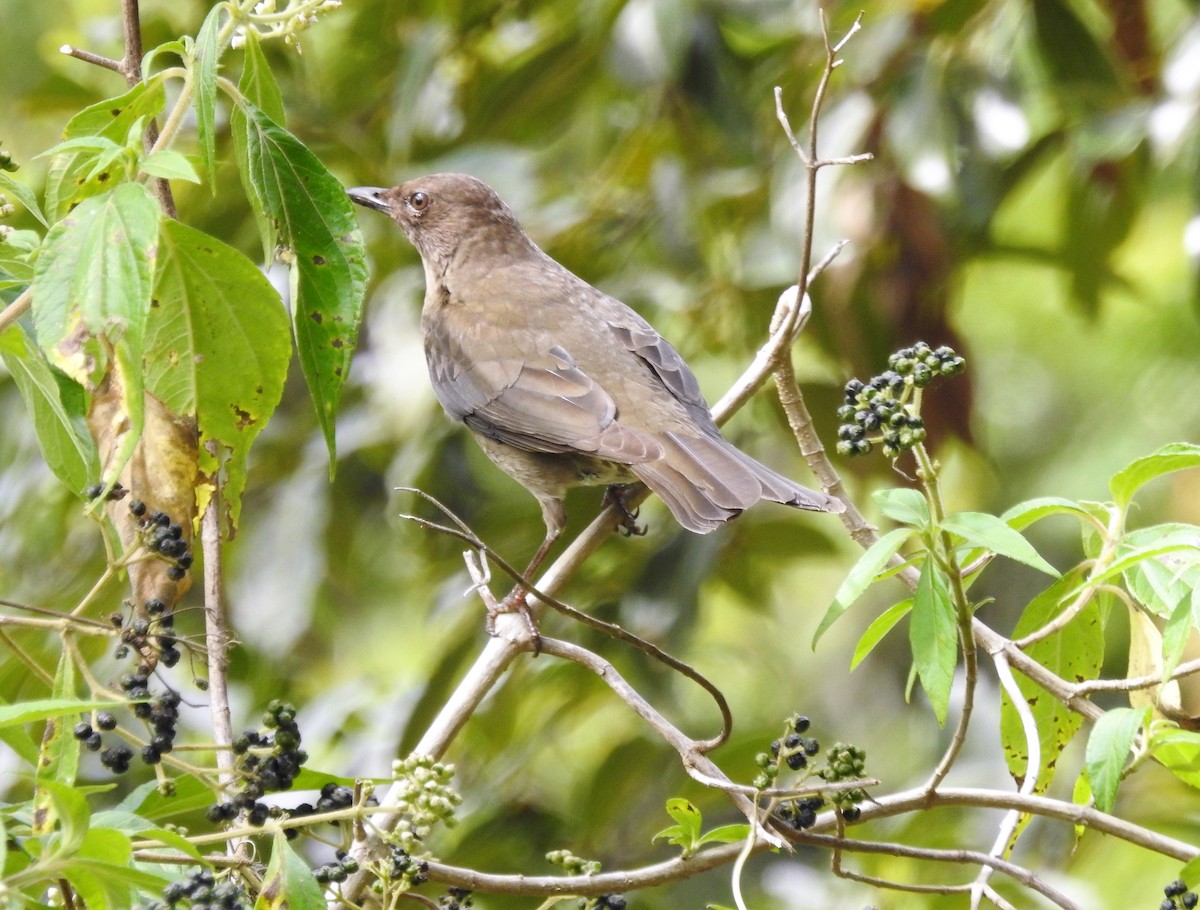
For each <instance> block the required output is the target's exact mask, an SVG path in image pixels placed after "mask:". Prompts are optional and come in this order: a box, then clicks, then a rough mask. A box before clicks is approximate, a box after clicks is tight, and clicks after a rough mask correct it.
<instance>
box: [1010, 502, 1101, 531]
mask: <svg viewBox="0 0 1200 910" xmlns="http://www.w3.org/2000/svg"><path fill="white" fill-rule="evenodd" d="M1097 511H1099V512H1100V514H1099V515H1097ZM1052 515H1070V516H1072V517H1073V518H1078V519H1079V520H1080V521H1082V522H1086V523H1087V526H1088V527H1091V522H1088V519H1089V518H1099V519H1100V520H1101V521H1106V520H1107V519H1106V517H1105V516H1104V514H1103V510H1102V509H1100V510H1098V509H1097V504H1096V503H1086V502H1076V501H1075V500H1073V499H1063V498H1062V497H1059V496H1042V497H1039V498H1037V499H1029V500H1026V501H1025V502H1019V503H1017V504H1016V505H1015V506H1013V507H1012V508H1010V509H1007V510H1006V511H1005V512H1004V514H1003V515H1001V516H1000V520H1001V521H1003V522H1004V523H1005V524H1006V525H1008V526H1009V527H1010V528H1014V529H1016V530H1018V531H1020V530H1021V529H1023V528H1027V527H1029V526H1030V525H1031V524H1033V523H1034V522H1036V521H1041V520H1042V519H1043V518H1049V517H1050V516H1052Z"/></svg>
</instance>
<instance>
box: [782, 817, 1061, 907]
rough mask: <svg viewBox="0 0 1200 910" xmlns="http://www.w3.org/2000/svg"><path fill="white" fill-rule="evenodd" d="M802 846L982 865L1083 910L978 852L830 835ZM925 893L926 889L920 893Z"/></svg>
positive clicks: (806, 839) (812, 837)
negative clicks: (850, 838) (808, 845)
mask: <svg viewBox="0 0 1200 910" xmlns="http://www.w3.org/2000/svg"><path fill="white" fill-rule="evenodd" d="M797 840H798V841H800V842H802V843H808V844H812V845H814V846H824V847H836V848H837V849H839V850H849V851H851V852H854V853H882V854H886V855H887V856H903V857H906V858H908V859H923V860H930V861H933V862H939V863H958V864H962V865H976V864H978V865H983V866H987V867H988V868H990V869H994V870H996V871H997V872H1003V873H1004V874H1005V875H1007V876H1009V877H1010V878H1011V879H1013V880H1014V881H1016V882H1019V883H1020V884H1022V885H1024V886H1025V887H1026V888H1029V889H1030V890H1031V891H1036V892H1037V893H1038V894H1040V895H1042V896H1043V897H1045V898H1046V899H1047V900H1049V901H1051V902H1053V903H1054V904H1056V905H1057V906H1059V907H1062V908H1063V910H1083V908H1082V907H1081V906H1080V905H1079V904H1077V903H1075V902H1074V901H1073V900H1071V899H1070V898H1069V897H1067V896H1066V895H1065V894H1063V893H1062V892H1061V891H1059V890H1058V889H1057V888H1053V887H1051V886H1050V885H1049V884H1047V883H1046V882H1044V881H1042V879H1040V878H1039V877H1038V876H1036V875H1034V874H1033V873H1032V872H1030V871H1029V870H1028V869H1025V868H1023V867H1021V866H1018V865H1017V864H1016V863H1010V862H1008V861H1007V860H1003V859H1000V858H999V857H996V856H991V855H989V854H987V853H980V852H979V851H978V850H937V849H932V848H929V847H910V846H908V845H906V844H894V843H876V842H874V841H860V840H844V839H842V838H840V837H835V836H833V835H830V834H807V835H803V836H802V837H799V838H797ZM870 881H871V883H872V884H878V885H880V886H882V887H892V888H901V889H903V890H913V888H912V886H907V887H906V886H901V885H897V884H895V883H892V882H888V881H886V880H884V879H871V880H870ZM921 890H926V889H924V888H923V889H921ZM930 890H934V891H936V892H938V893H948V892H952V891H956V890H960V889H959V888H957V887H955V886H935V887H934V888H933V889H930Z"/></svg>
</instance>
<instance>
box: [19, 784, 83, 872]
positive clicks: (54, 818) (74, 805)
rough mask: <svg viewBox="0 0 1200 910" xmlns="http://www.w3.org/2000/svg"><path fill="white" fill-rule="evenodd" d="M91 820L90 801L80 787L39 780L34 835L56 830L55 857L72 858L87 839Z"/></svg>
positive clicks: (35, 803) (35, 804)
mask: <svg viewBox="0 0 1200 910" xmlns="http://www.w3.org/2000/svg"><path fill="white" fill-rule="evenodd" d="M90 818H91V815H90V811H89V809H88V803H87V799H86V797H84V795H83V793H81V792H80V791H79V788H77V787H70V786H67V785H66V784H61V783H59V782H58V781H54V780H41V781H38V792H37V797H36V798H35V802H34V817H33V833H34V834H35V835H42V834H46V833H48V832H50V831H51V830H54V829H55V827H57V832H56V833H57V837H56V839H55V842H54V844H53V852H54V854H55V855H70V854H72V853H74V852H75V851H76V850H78V849H79V847H80V846H81V845H82V844H83V839H84V838H85V837H87V830H88V821H89V819H90Z"/></svg>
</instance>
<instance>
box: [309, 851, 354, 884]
mask: <svg viewBox="0 0 1200 910" xmlns="http://www.w3.org/2000/svg"><path fill="white" fill-rule="evenodd" d="M357 871H358V860H356V859H354V857H352V856H350V855H349V854H347V853H346V851H345V850H339V851H338V852H337V854H336V857H335V859H334V861H333V862H331V863H326V864H325V865H323V866H317V868H315V869H313V878H315V879H316V880H317V884H318V885H328V884H330V883H333V884H337V883H339V882H344V881H345V880H346V879H348V878H349V877H350V876H351V875H353V874H354V873H355V872H357Z"/></svg>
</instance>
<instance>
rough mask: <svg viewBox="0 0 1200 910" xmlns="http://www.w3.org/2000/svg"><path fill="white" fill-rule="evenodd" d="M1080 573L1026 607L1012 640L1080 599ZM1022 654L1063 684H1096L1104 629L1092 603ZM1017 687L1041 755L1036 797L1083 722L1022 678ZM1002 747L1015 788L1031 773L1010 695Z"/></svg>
mask: <svg viewBox="0 0 1200 910" xmlns="http://www.w3.org/2000/svg"><path fill="white" fill-rule="evenodd" d="M1081 571H1082V570H1076V571H1075V572H1072V573H1071V574H1068V575H1064V576H1063V577H1062V578H1059V579H1058V580H1056V581H1055V582H1054V583H1053V584H1052V585H1050V587H1048V588H1046V589H1045V590H1044V591H1042V592H1041V593H1040V594H1038V595H1037V597H1035V598H1033V600H1031V601H1030V602H1029V605H1028V606H1027V607H1026V608H1025V611H1024V612H1023V613H1022V614H1021V618H1020V619H1019V620H1018V621H1017V625H1016V628H1014V629H1013V632H1012V637H1013V639H1021V638H1024V637H1025V636H1026V635H1029V634H1031V633H1033V632H1036V631H1037V630H1038V629H1041V628H1042V627H1043V626H1045V625H1046V623H1048V622H1050V621H1051V620H1053V619H1055V618H1056V617H1057V616H1058V615H1059V614H1060V613H1061V612H1062V611H1063V609H1064V608H1065V607H1066V606H1067V604H1068V603H1069V602H1070V601H1071V600H1073V599H1074V598H1075V597H1076V596H1078V594H1079V593H1080V589H1081V588H1080V586H1081V576H1080V572H1081ZM1025 652H1026V653H1027V654H1028V655H1029V656H1030V657H1031V658H1033V659H1034V660H1036V661H1037V662H1038V663H1040V664H1041V665H1042V666H1044V667H1045V668H1046V669H1047V670H1050V671H1051V672H1052V673H1054V674H1056V675H1057V676H1059V677H1061V678H1063V679H1069V680H1084V679H1095V678H1096V676H1097V674H1098V673H1099V672H1100V668H1101V666H1103V664H1104V628H1103V624H1102V623H1101V615H1100V607H1099V605H1098V604H1097V603H1096V600H1095V598H1093V599H1092V600H1091V601H1089V603H1088V604H1087V606H1085V607H1084V608H1083V610H1081V611H1080V612H1079V614H1078V615H1077V616H1076V617H1075V618H1074V619H1072V620H1071V621H1070V622H1069V623H1067V625H1065V626H1064V627H1063V628H1061V629H1059V630H1058V631H1057V632H1055V633H1054V634H1052V635H1048V636H1046V637H1045V638H1042V639H1039V640H1038V641H1036V642H1034V643H1032V644H1031V645H1029V647H1028V648H1026V649H1025ZM1014 675H1015V677H1016V680H1017V686H1018V688H1020V690H1021V692H1022V693H1023V694H1024V696H1025V701H1026V703H1027V704H1028V705H1029V708H1030V711H1031V712H1032V713H1033V718H1034V721H1035V722H1036V723H1037V729H1038V740H1039V743H1040V748H1039V751H1040V752H1041V764H1040V767H1038V768H1036V769H1034V772H1033V773H1034V774H1036V775H1037V784H1036V785H1035V792H1038V793H1044V792H1045V791H1046V789H1047V788H1048V787H1049V786H1050V782H1051V781H1052V780H1053V777H1054V770H1055V768H1056V767H1057V763H1058V758H1059V756H1060V755H1061V754H1062V751H1063V749H1064V748H1066V745H1067V743H1069V742H1070V741H1071V739H1072V738H1073V737H1074V736H1075V734H1076V733H1077V732H1078V731H1079V728H1080V726H1081V725H1082V724H1083V718H1082V717H1081V716H1080V715H1079V714H1078V713H1076V712H1074V711H1072V710H1070V709H1069V708H1067V707H1066V706H1065V705H1063V704H1062V702H1060V701H1059V700H1058V699H1056V698H1052V697H1050V695H1049V694H1048V693H1047V692H1046V691H1045V690H1044V689H1043V688H1042V687H1041V686H1039V685H1038V684H1037V683H1035V682H1033V681H1032V680H1031V679H1029V678H1028V677H1026V676H1024V675H1022V674H1021V673H1014ZM1000 741H1001V745H1002V747H1003V749H1004V758H1005V760H1006V761H1007V762H1008V770H1009V773H1010V774H1012V776H1013V779H1014V780H1016V781H1017V783H1018V784H1021V783H1023V782H1024V780H1025V777H1026V775H1027V774H1028V773H1029V747H1028V743H1027V742H1026V738H1025V730H1024V727H1023V726H1022V724H1021V718H1020V716H1019V715H1018V714H1017V711H1016V708H1015V707H1014V706H1013V704H1012V702H1011V701H1010V700H1009V697H1008V693H1007V692H1004V693H1002V698H1001V702H1000Z"/></svg>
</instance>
